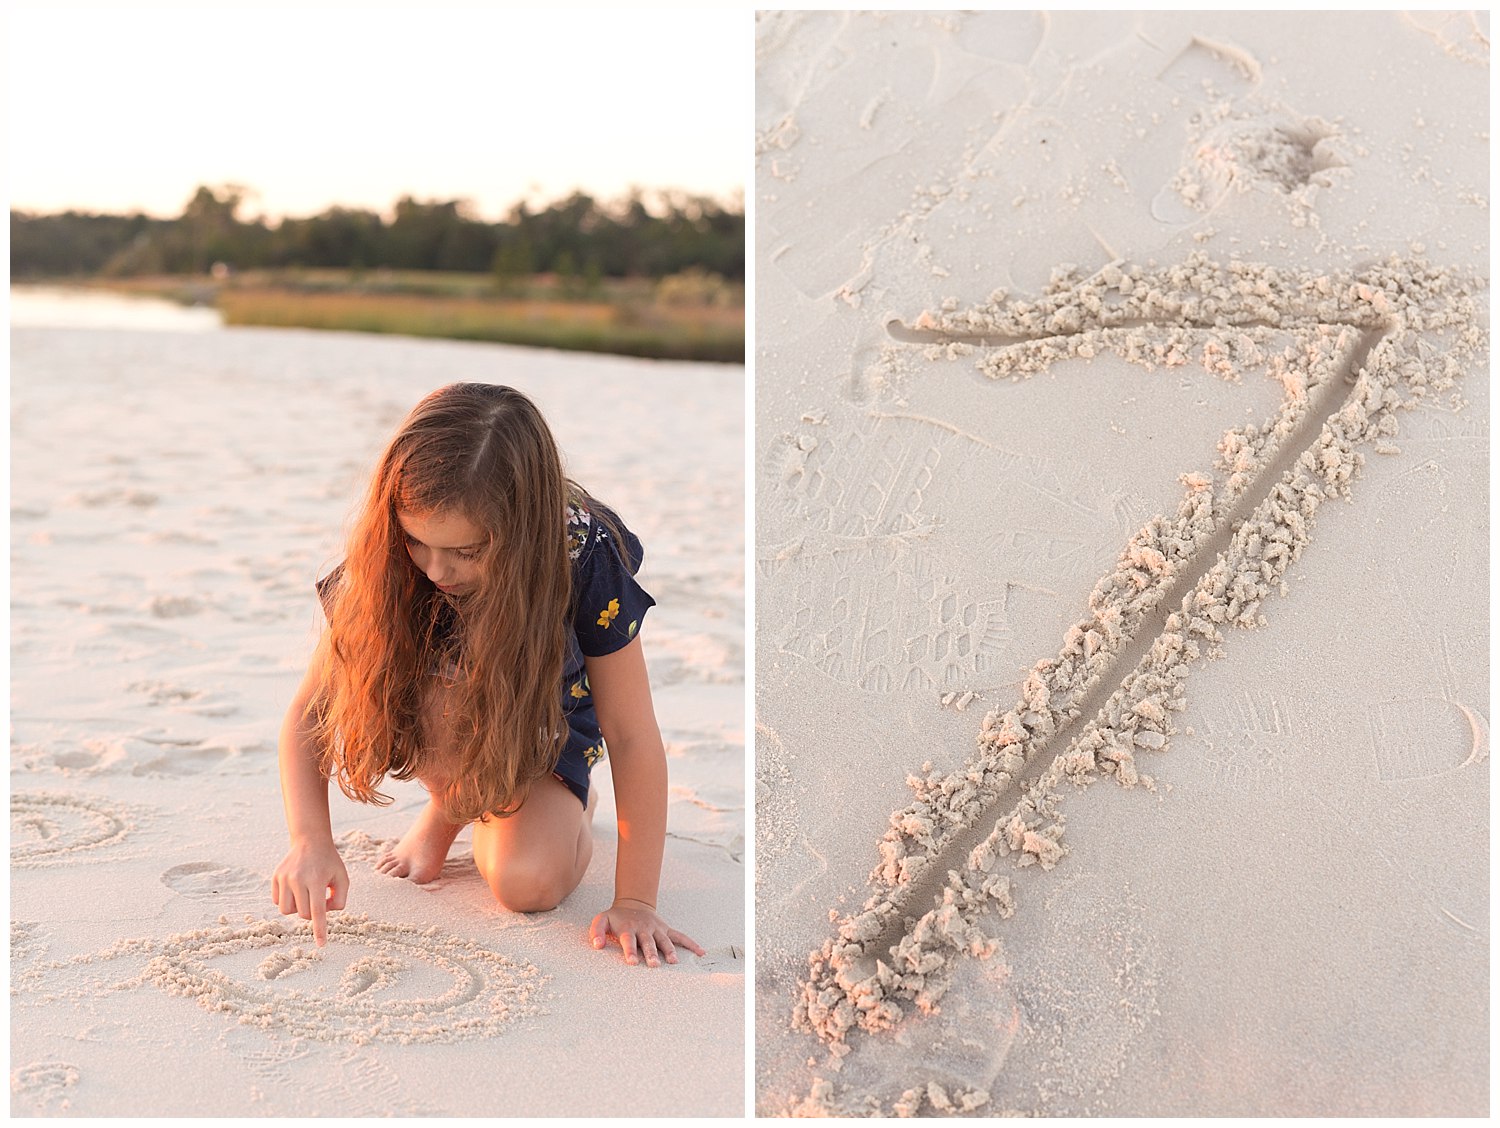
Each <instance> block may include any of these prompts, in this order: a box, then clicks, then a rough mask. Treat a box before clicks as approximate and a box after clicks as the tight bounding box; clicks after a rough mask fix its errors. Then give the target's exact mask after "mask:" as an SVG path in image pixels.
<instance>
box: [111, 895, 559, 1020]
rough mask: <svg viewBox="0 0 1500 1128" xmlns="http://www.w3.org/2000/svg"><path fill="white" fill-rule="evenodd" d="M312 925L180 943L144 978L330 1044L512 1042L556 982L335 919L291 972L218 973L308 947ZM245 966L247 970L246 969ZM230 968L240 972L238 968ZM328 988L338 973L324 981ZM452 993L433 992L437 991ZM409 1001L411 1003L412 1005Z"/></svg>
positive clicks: (522, 968) (255, 927) (442, 945)
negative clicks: (335, 967) (515, 1027)
mask: <svg viewBox="0 0 1500 1128" xmlns="http://www.w3.org/2000/svg"><path fill="white" fill-rule="evenodd" d="M308 928H309V926H308V925H306V924H300V923H299V924H297V925H289V924H286V923H283V922H282V921H278V920H267V921H259V922H256V923H254V924H247V925H242V926H240V925H231V926H229V927H225V928H209V929H203V930H200V931H196V932H187V933H182V934H181V935H178V936H173V937H169V938H168V939H167V940H165V941H162V942H160V943H159V944H153V945H152V948H153V949H154V950H158V951H160V952H161V954H160V955H158V956H156V957H155V958H154V959H152V960H151V962H150V963H149V964H148V965H147V966H146V970H145V972H144V974H143V975H142V977H141V980H144V981H149V982H152V983H155V984H156V985H157V986H158V987H160V988H162V989H163V990H164V991H167V992H168V993H169V994H173V995H184V996H187V997H189V998H194V999H197V1000H198V1002H199V1004H200V1005H202V1006H203V1007H204V1008H205V1009H207V1010H210V1011H218V1012H220V1013H223V1014H230V1015H235V1016H237V1017H238V1018H239V1021H241V1022H243V1023H247V1024H250V1025H254V1026H261V1027H265V1028H267V1029H273V1028H274V1029H280V1030H285V1031H287V1032H289V1033H291V1034H292V1035H294V1036H296V1037H302V1038H311V1039H314V1040H316V1041H321V1042H352V1043H355V1044H359V1045H365V1044H368V1043H371V1042H394V1043H401V1044H409V1043H413V1042H460V1041H472V1040H475V1039H480V1038H490V1037H494V1036H496V1035H498V1034H500V1033H502V1032H503V1031H504V1030H505V1028H506V1027H507V1026H509V1025H510V1023H512V1022H513V1021H515V1020H516V1019H517V1018H520V1017H523V1016H527V1015H532V1014H536V1013H539V1011H538V1008H537V1006H536V1004H535V1002H534V998H535V996H536V994H537V991H538V990H539V988H540V987H541V984H542V983H543V982H544V981H545V980H546V977H545V976H544V975H543V974H542V973H541V972H540V971H539V970H538V969H537V968H536V967H535V966H533V965H532V964H530V963H526V962H524V961H517V960H512V959H510V958H509V957H507V956H503V955H501V954H499V953H498V952H492V951H490V950H489V949H487V948H483V947H481V946H480V945H478V944H476V943H475V942H474V941H472V940H467V939H465V938H463V937H460V936H454V935H451V934H449V933H444V932H441V931H439V930H438V929H437V928H435V927H433V928H426V929H419V928H416V927H415V926H413V925H403V924H389V923H385V922H382V921H372V920H370V919H369V918H368V917H353V918H350V917H340V918H336V919H332V920H330V921H329V922H328V946H327V947H326V948H324V949H322V950H321V952H319V953H315V954H313V958H312V959H311V960H305V959H298V958H296V957H297V955H298V954H301V955H306V953H302V952H301V950H300V949H299V950H298V953H294V956H293V958H292V960H291V964H296V965H297V967H298V971H297V974H295V975H286V974H285V972H290V971H291V970H292V968H291V965H290V964H289V965H288V967H287V968H286V969H281V968H279V967H278V968H277V972H278V973H277V974H275V975H269V976H268V975H267V974H266V971H267V970H268V962H270V961H271V960H272V959H273V958H274V956H275V954H276V952H275V951H272V952H268V958H267V959H265V960H262V961H260V962H259V964H258V967H247V968H246V969H245V970H243V972H241V973H240V974H232V973H231V970H230V968H226V967H223V966H215V964H216V962H219V961H221V960H224V959H225V958H226V957H229V958H232V957H234V956H237V955H241V954H244V953H251V952H255V951H259V950H262V949H273V950H281V951H283V952H284V951H285V950H287V949H286V945H287V944H288V942H289V941H292V940H302V941H305V940H307V939H308V935H309V933H308ZM351 948H353V949H356V950H358V954H357V955H355V956H354V958H353V959H352V960H349V961H348V966H347V967H346V968H345V969H344V971H343V973H342V976H341V978H339V979H338V980H337V981H336V982H332V981H329V982H323V983H319V984H317V985H315V986H310V987H305V988H295V987H293V988H285V987H282V988H278V987H277V986H276V985H275V981H276V980H279V979H282V978H291V979H293V981H301V982H306V981H307V978H308V976H309V975H310V974H312V973H313V971H312V970H303V968H304V967H305V965H307V964H309V963H311V964H321V963H325V962H328V963H335V962H339V961H340V960H343V959H347V957H348V955H349V951H350V949H351ZM240 962H243V961H240ZM232 966H233V965H232V964H231V968H232ZM320 978H322V979H325V980H326V979H328V976H326V975H324V976H321V977H320ZM434 983H437V984H440V985H441V986H440V987H438V988H436V989H434V988H433V987H432V986H431V985H432V984H434ZM403 995H404V997H403Z"/></svg>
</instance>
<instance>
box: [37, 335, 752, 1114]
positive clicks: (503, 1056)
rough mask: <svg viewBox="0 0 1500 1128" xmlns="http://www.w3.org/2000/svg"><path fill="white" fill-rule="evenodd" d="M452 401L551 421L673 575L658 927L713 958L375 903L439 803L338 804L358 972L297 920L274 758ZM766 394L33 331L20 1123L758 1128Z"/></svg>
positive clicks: (734, 373) (691, 370)
mask: <svg viewBox="0 0 1500 1128" xmlns="http://www.w3.org/2000/svg"><path fill="white" fill-rule="evenodd" d="M455 380H481V381H491V382H500V383H510V384H514V385H516V386H518V387H520V388H522V389H523V390H524V391H526V392H527V393H528V394H530V395H531V396H532V397H533V398H535V399H536V400H537V402H538V403H539V405H540V406H541V408H542V410H543V412H544V413H545V414H546V415H547V416H548V418H549V421H550V422H551V423H552V425H553V428H554V430H555V432H556V434H557V436H558V439H559V442H560V443H561V445H562V447H563V449H564V452H565V457H566V459H567V463H568V469H569V471H570V473H571V474H572V475H573V476H574V477H575V478H577V479H578V480H579V481H581V482H583V483H584V484H585V485H586V486H587V487H588V488H589V489H590V490H591V491H592V492H593V493H595V494H596V495H597V496H599V497H600V498H602V499H604V500H605V501H607V502H609V503H610V504H611V505H613V506H614V507H615V508H616V509H618V511H619V512H620V514H621V515H622V516H623V517H624V518H625V519H626V520H627V522H628V523H629V524H630V525H631V527H632V528H633V529H635V530H636V531H637V532H638V533H639V535H640V537H641V540H642V542H643V543H644V545H645V549H646V558H645V563H644V567H643V569H642V572H641V579H642V583H643V584H644V586H645V587H646V588H647V590H649V591H650V592H651V593H652V594H653V595H654V596H655V597H656V599H657V602H658V605H657V607H656V608H655V609H653V611H652V612H651V614H650V616H649V617H648V618H647V620H646V621H645V624H644V626H643V639H644V645H645V650H646V655H647V660H648V664H649V668H650V673H651V677H652V682H653V688H654V692H655V706H656V713H657V717H658V719H659V720H660V722H661V726H662V731H663V736H664V738H665V740H666V744H667V751H668V757H669V762H670V773H671V794H670V808H669V822H668V829H669V839H668V842H667V849H666V861H665V865H664V868H663V876H662V886H661V907H662V913H663V915H664V916H665V917H666V919H668V920H669V922H670V923H671V924H673V925H674V926H675V927H677V928H679V929H681V930H682V931H684V932H686V933H687V934H689V935H690V936H693V937H694V938H695V939H697V940H698V941H699V942H700V943H701V944H702V945H703V946H704V948H705V949H707V955H706V956H704V957H702V958H697V957H694V956H692V955H691V954H684V958H683V960H682V962H681V963H680V964H679V965H678V966H675V967H663V968H660V969H647V968H644V967H630V966H627V965H626V964H625V963H624V961H623V959H622V958H621V956H620V954H619V952H618V951H617V950H616V951H611V952H605V953H600V952H596V951H594V950H593V949H592V948H591V947H590V946H589V943H588V939H587V928H588V925H589V922H590V920H591V919H592V917H593V915H594V914H595V913H597V912H599V911H600V910H601V909H603V908H605V907H606V906H607V905H608V903H609V901H610V898H611V896H612V892H613V864H614V856H615V842H616V832H615V825H614V814H615V811H614V802H613V792H612V788H611V782H610V775H609V771H608V767H607V763H606V764H605V765H601V766H600V768H599V769H598V770H596V771H595V773H594V782H595V784H596V785H597V786H598V787H599V789H600V792H601V800H600V805H599V809H598V811H597V813H596V817H595V822H594V835H595V853H594V859H593V863H592V865H591V867H590V869H589V872H588V874H587V875H586V877H585V878H584V881H583V884H582V886H581V887H580V888H579V889H578V890H577V891H576V892H575V893H574V894H573V895H572V896H570V897H569V898H568V899H567V900H566V901H564V902H563V904H562V905H561V906H560V907H558V908H557V909H555V910H553V911H551V912H546V913H541V914H536V915H521V914H516V913H511V912H508V911H506V910H505V909H503V908H501V907H500V906H499V905H498V904H496V903H495V902H494V900H493V899H492V897H491V896H490V894H489V891H488V888H487V887H486V885H485V883H484V881H483V879H481V878H480V877H479V876H478V874H477V873H476V872H475V870H474V867H473V864H472V861H471V860H470V857H469V847H468V839H469V834H468V832H467V831H465V832H464V833H463V834H462V835H461V837H460V838H459V841H458V843H457V844H456V845H455V847H454V850H453V852H452V853H451V854H450V861H449V863H448V867H447V869H446V870H445V872H444V874H443V876H442V877H441V878H440V879H439V880H437V881H435V882H433V883H432V884H430V885H425V886H416V885H412V884H410V883H409V882H406V881H404V880H400V879H396V878H390V877H386V876H383V875H381V874H378V873H376V872H375V871H374V869H373V867H372V864H371V863H372V861H373V859H374V857H375V852H376V850H377V849H378V847H379V844H380V842H381V841H382V840H385V839H393V838H395V837H397V836H399V835H400V834H401V833H402V832H403V830H404V829H405V827H406V826H407V825H408V823H409V822H410V820H411V818H412V817H413V816H414V814H415V812H416V811H417V810H418V809H419V808H420V806H421V805H422V803H423V802H424V801H425V793H424V792H422V791H421V789H420V787H419V786H418V785H416V784H415V783H411V784H401V783H390V782H389V781H388V787H387V790H388V792H389V793H391V794H393V795H394V796H395V802H394V804H393V805H392V806H390V807H385V808H381V807H374V806H360V805H356V804H352V803H350V802H348V801H347V800H345V799H343V797H342V796H341V795H339V793H338V792H337V789H334V796H333V825H334V831H335V835H336V838H337V840H338V842H339V844H340V846H341V849H342V852H343V856H344V859H345V862H346V864H347V865H348V867H349V871H350V876H351V879H352V889H351V892H350V895H349V904H348V909H347V911H345V912H343V913H341V914H335V916H334V917H333V918H332V919H333V922H334V923H333V926H332V935H331V938H330V942H329V944H328V945H327V947H326V948H325V949H323V950H321V951H315V949H314V944H313V941H312V937H311V934H310V929H309V926H308V925H306V924H305V923H304V922H301V921H299V920H297V919H295V918H283V917H281V916H280V914H279V913H278V912H277V911H276V909H275V907H274V906H273V904H272V903H271V898H270V876H271V872H272V869H273V868H274V867H275V866H276V864H277V862H278V861H279V860H280V858H281V857H282V855H283V854H284V853H285V849H286V830H285V825H284V822H283V816H282V809H281V799H280V789H279V784H278V777H277V768H276V735H277V730H278V728H279V726H280V721H281V716H282V713H283V711H284V710H285V708H286V705H287V702H288V700H289V698H290V696H291V694H292V692H293V690H294V689H295V687H296V685H297V683H298V681H299V680H300V677H301V673H302V670H303V669H304V668H305V665H306V661H307V658H308V656H309V654H310V653H311V648H312V646H313V644H314V642H315V640H316V636H317V631H318V629H319V627H320V624H321V615H320V611H319V608H318V604H317V601H316V598H315V596H314V593H313V588H312V584H313V581H314V580H315V579H316V577H317V576H318V575H319V574H320V572H321V571H323V570H326V568H327V567H329V566H330V565H331V564H332V563H333V562H335V561H336V560H337V558H338V556H339V552H340V540H341V535H342V531H343V528H344V525H345V521H346V519H347V518H348V516H349V514H350V511H351V509H352V506H353V504H354V502H355V500H356V498H357V496H358V494H359V492H360V490H361V489H362V486H363V480H364V476H365V474H366V473H367V472H368V470H369V469H370V467H371V465H372V463H373V460H374V458H375V456H376V454H377V453H378V452H379V450H380V448H381V446H382V444H383V443H384V442H385V440H386V438H387V437H388V436H389V434H390V433H391V431H392V430H393V428H394V427H395V426H396V425H397V424H398V423H399V421H400V420H401V418H402V417H403V415H404V414H405V413H406V411H407V410H408V409H409V408H410V407H411V406H412V405H413V404H414V403H415V402H416V401H417V400H418V399H419V398H420V397H421V396H422V395H424V394H426V393H427V392H429V391H431V390H432V389H433V388H435V387H438V386H440V385H442V384H445V383H448V382H451V381H455ZM743 402H744V370H743V369H742V368H737V367H727V366H712V365H689V364H666V363H653V362H640V361H631V360H624V359H618V358H609V357H598V356H585V355H578V354H561V353H555V352H543V351H536V350H526V349H518V348H509V347H502V346H484V345H469V344H461V343H453V342H435V341H414V340H407V339H399V338H379V337H367V336H355V335H346V334H319V333H313V332H302V331H271V330H244V329H209V330H208V331H203V332H199V331H192V330H190V329H189V330H177V329H165V328H155V329H151V330H148V331H132V330H123V329H106V328H87V329H85V328H69V329H55V328H16V329H15V330H14V331H13V333H12V343H11V403H12V412H13V417H12V432H11V433H12V451H13V492H12V500H11V505H12V511H11V513H12V517H11V520H12V525H11V529H12V546H13V558H12V612H11V646H12V651H11V653H12V686H11V708H12V753H11V774H10V791H11V838H10V841H11V962H10V973H11V998H10V1021H11V1041H10V1061H11V1109H12V1113H13V1114H14V1115H53V1116H56V1115H68V1116H146V1115H151V1116H187V1115H194V1116H221V1115H252V1116H337V1115H349V1116H389V1115H398V1116H407V1115H422V1116H439V1115H442V1116H448V1115H454V1116H459V1115H462V1116H479V1115H485V1116H500V1115H504V1116H516V1115H528V1116H556V1115H588V1116H593V1115H610V1116H628V1115H634V1116H644V1115H650V1116H671V1115H688V1114H701V1115H710V1116H738V1115H740V1114H741V1113H742V1112H743V1106H744V1083H745V1079H744V1062H745V1049H744V1035H743V1030H744V994H745V983H746V975H745V964H746V960H745V935H744V926H745V921H744V866H743V861H742V859H743V857H744V855H745V852H746V851H745V814H744V812H745V796H744V785H743V778H744V776H743V772H744V755H745V750H744V692H745V691H744V639H743V623H744V608H745V597H744V573H743V562H744V557H745V543H744V540H745V537H744V503H743V496H744V485H743V472H742V467H743V465H744V445H743V442H744V440H743V435H744V420H743V414H744V412H743Z"/></svg>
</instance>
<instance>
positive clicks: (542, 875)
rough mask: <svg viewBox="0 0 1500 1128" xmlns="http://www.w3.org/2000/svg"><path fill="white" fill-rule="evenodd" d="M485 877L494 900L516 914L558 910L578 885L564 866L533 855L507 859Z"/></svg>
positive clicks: (490, 870)
mask: <svg viewBox="0 0 1500 1128" xmlns="http://www.w3.org/2000/svg"><path fill="white" fill-rule="evenodd" d="M484 879H485V881H487V882H488V883H489V887H490V892H491V893H493V894H494V895H495V900H497V901H499V902H500V903H501V904H502V905H504V906H505V907H506V908H507V909H510V910H511V911H512V912H517V913H542V912H546V911H547V910H548V909H555V908H557V906H558V905H559V904H561V903H562V900H563V898H564V897H566V896H567V895H568V894H569V893H571V892H573V887H574V886H575V885H577V884H578V883H577V881H576V880H574V879H573V877H572V875H571V874H569V873H565V872H564V871H563V868H562V867H561V866H558V865H554V864H551V863H549V862H547V861H546V860H545V859H533V858H509V859H506V860H505V861H503V862H501V863H500V864H499V865H497V866H494V867H492V868H490V869H489V871H488V872H487V873H485V874H484Z"/></svg>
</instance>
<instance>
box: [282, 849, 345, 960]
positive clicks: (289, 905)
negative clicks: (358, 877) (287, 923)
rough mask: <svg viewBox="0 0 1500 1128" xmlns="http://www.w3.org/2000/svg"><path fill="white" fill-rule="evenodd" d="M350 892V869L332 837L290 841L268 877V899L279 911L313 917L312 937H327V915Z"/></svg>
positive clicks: (320, 939)
mask: <svg viewBox="0 0 1500 1128" xmlns="http://www.w3.org/2000/svg"><path fill="white" fill-rule="evenodd" d="M348 896H349V871H348V870H346V869H345V868H344V859H343V858H341V857H339V852H338V849H337V848H336V847H335V846H334V844H333V841H332V840H331V839H329V840H319V841H315V842H308V841H296V840H294V841H293V842H292V848H291V850H289V851H288V852H287V856H286V857H285V858H283V859H281V864H280V865H279V866H277V867H276V872H275V874H273V875H272V877H271V900H273V901H275V902H276V907H277V908H279V909H280V910H281V911H282V912H284V913H286V914H288V915H291V914H292V913H296V914H297V915H298V916H300V917H301V918H302V919H303V920H310V921H312V926H313V939H315V940H316V941H317V942H318V947H320V948H321V947H322V946H323V945H324V944H325V943H327V941H328V921H327V915H328V912H329V910H331V909H342V908H343V907H344V902H345V901H346V900H347V898H348Z"/></svg>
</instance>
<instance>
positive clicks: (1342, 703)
mask: <svg viewBox="0 0 1500 1128" xmlns="http://www.w3.org/2000/svg"><path fill="white" fill-rule="evenodd" d="M1488 35H1489V32H1488V18H1487V15H1486V14H1484V13H1479V14H1472V15H1471V14H1457V15H1454V14H1448V13H1413V14H1402V13H1396V12H1389V13H1387V12H1379V13H1347V14H1329V13H1321V14H1319V13H1302V14H1296V13H1219V14H1194V13H1159V14H1141V13H1101V12H1072V13H1068V12H1054V13H1049V14H1038V13H1024V12H981V13H973V12H968V13H956V12H955V13H944V12H924V13H884V14H867V13H866V14H857V13H838V12H835V13H785V12H768V13H762V14H761V15H760V16H759V17H758V18H757V23H756V70H757V92H756V98H757V100H756V122H755V127H756V153H757V156H756V183H755V206H756V213H755V214H756V232H755V256H756V262H757V277H756V303H757V304H756V353H755V381H756V387H755V399H756V437H755V446H754V450H753V457H754V460H755V482H756V544H755V549H754V551H755V569H756V581H755V593H756V648H755V699H756V706H755V708H756V717H755V753H756V760H755V764H756V843H757V852H756V873H755V898H756V918H757V937H756V941H757V948H756V991H755V1022H756V1054H757V1057H756V1078H755V1086H756V1092H757V1109H758V1111H759V1112H760V1113H762V1114H764V1115H828V1114H834V1115H869V1114H884V1115H902V1116H910V1115H921V1116H941V1115H966V1114H967V1115H984V1116H994V1115H1001V1114H1021V1115H1090V1116H1097V1115H1121V1116H1143V1115H1179V1116H1180V1115H1214V1116H1225V1115H1246V1116H1277V1115H1288V1116H1289V1115H1320V1116H1336V1115H1361V1116H1363V1115H1401V1116H1405V1115H1437V1114H1444V1115H1466V1116H1481V1115H1485V1114H1486V1113H1487V1111H1488V1107H1489V1089H1488V1074H1489V1012H1488V999H1489V920H1490V908H1489V858H1488V843H1489V745H1488V726H1489V704H1490V703H1489V691H1488V687H1489V666H1488V653H1489V636H1488V618H1489V615H1488V590H1489V561H1488V550H1487V545H1488V509H1489V498H1488V474H1489V386H1488V381H1489V372H1488V353H1487V344H1488V318H1487V310H1488V305H1489V295H1488V277H1487V275H1488V262H1489V229H1490V217H1489V211H1488V198H1489V183H1488V167H1489V144H1490V138H1489V122H1488V113H1487V105H1488V91H1489V80H1490V75H1489V45H1488Z"/></svg>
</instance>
